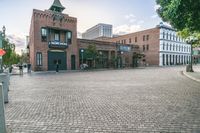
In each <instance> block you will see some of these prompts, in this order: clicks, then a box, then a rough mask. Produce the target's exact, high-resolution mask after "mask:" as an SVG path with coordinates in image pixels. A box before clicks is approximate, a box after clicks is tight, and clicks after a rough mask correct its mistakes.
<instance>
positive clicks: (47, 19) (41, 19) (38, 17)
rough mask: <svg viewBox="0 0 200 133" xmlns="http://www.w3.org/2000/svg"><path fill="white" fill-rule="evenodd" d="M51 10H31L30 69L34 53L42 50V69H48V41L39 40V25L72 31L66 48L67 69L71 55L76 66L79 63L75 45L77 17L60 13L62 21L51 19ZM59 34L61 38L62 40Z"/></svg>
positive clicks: (33, 66) (33, 65)
mask: <svg viewBox="0 0 200 133" xmlns="http://www.w3.org/2000/svg"><path fill="white" fill-rule="evenodd" d="M53 15H54V14H53V12H51V11H49V10H45V11H40V10H36V9H34V10H33V15H32V20H31V27H30V62H31V64H32V69H33V70H35V67H36V59H35V57H36V53H37V52H42V56H43V60H42V61H43V62H42V64H43V66H42V70H44V71H47V70H48V54H47V53H48V50H51V49H49V48H48V42H42V41H41V27H52V28H59V29H64V30H70V31H72V44H71V45H69V47H68V48H67V49H66V52H67V69H71V55H75V56H76V68H78V64H79V56H78V46H77V19H76V18H73V17H70V16H68V15H67V14H62V15H63V16H64V18H63V20H62V22H60V21H59V20H55V21H53ZM63 38H64V37H63V36H62V35H61V40H63Z"/></svg>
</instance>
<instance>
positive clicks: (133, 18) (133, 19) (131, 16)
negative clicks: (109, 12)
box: [125, 14, 136, 23]
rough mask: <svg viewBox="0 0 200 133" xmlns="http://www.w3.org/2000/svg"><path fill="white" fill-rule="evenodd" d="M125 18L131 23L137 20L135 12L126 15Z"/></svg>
mask: <svg viewBox="0 0 200 133" xmlns="http://www.w3.org/2000/svg"><path fill="white" fill-rule="evenodd" d="M125 18H126V19H127V20H128V21H129V22H130V23H133V22H135V21H136V16H135V15H133V14H128V15H125Z"/></svg>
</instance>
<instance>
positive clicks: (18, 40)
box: [7, 34, 25, 54]
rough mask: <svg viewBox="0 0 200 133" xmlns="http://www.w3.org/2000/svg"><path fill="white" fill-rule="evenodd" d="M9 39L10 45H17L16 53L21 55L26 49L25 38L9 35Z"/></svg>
mask: <svg viewBox="0 0 200 133" xmlns="http://www.w3.org/2000/svg"><path fill="white" fill-rule="evenodd" d="M7 38H8V39H9V41H10V43H14V44H15V51H16V52H17V53H18V54H20V53H21V50H22V49H25V37H22V36H20V35H14V34H12V35H7Z"/></svg>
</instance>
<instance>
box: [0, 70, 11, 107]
mask: <svg viewBox="0 0 200 133" xmlns="http://www.w3.org/2000/svg"><path fill="white" fill-rule="evenodd" d="M0 83H2V85H3V95H4V103H8V90H9V82H8V75H7V74H5V73H1V74H0Z"/></svg>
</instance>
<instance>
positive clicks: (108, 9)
mask: <svg viewBox="0 0 200 133" xmlns="http://www.w3.org/2000/svg"><path fill="white" fill-rule="evenodd" d="M53 1H54V0H0V30H1V29H2V28H1V27H3V25H5V27H6V35H7V37H8V38H9V39H10V41H11V42H13V43H15V44H16V47H17V48H16V50H17V52H18V53H20V52H21V49H24V48H25V38H26V36H28V35H29V28H30V22H31V15H32V11H33V9H39V10H45V9H49V7H50V6H51V5H52V3H53ZM155 1H156V0H60V2H61V3H62V5H63V6H64V7H65V8H66V9H65V10H64V11H63V13H66V14H68V15H69V16H72V17H76V18H77V19H78V23H77V30H78V37H80V35H81V33H83V32H84V31H86V30H87V29H89V28H91V27H92V26H94V25H96V24H98V23H106V24H112V25H113V33H114V34H119V35H121V34H127V33H131V32H135V31H139V30H144V29H148V28H153V27H155V26H156V25H158V24H159V23H160V22H161V19H160V18H159V17H158V15H157V13H156V8H157V7H158V6H157V5H156V2H155Z"/></svg>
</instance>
